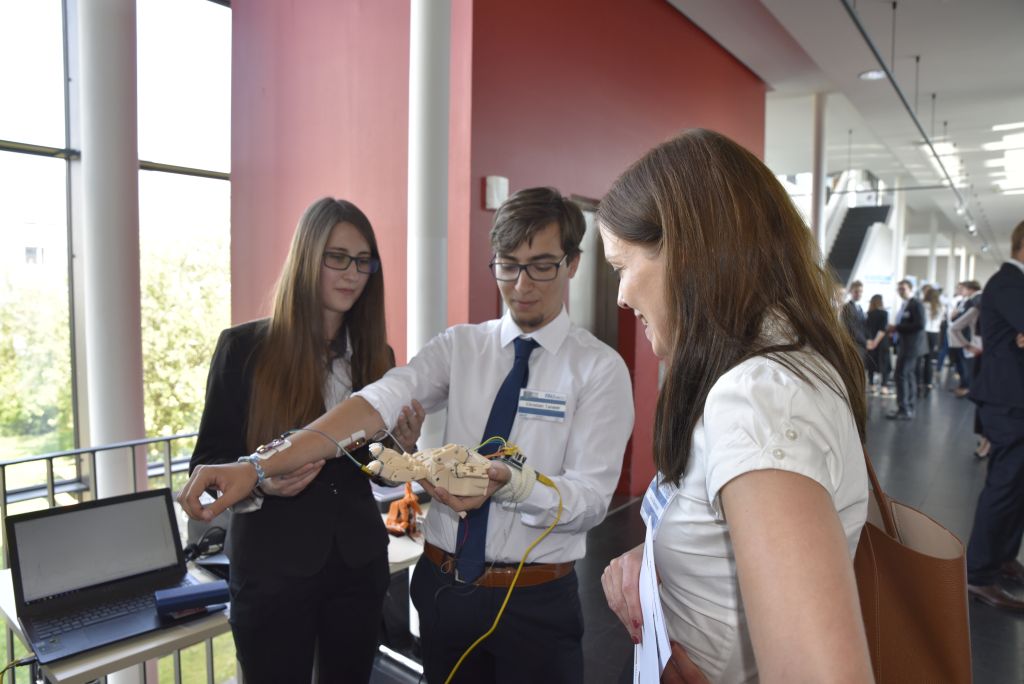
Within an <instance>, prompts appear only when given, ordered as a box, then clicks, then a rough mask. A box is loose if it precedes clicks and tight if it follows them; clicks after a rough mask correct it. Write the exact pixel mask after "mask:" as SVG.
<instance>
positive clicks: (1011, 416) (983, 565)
mask: <svg viewBox="0 0 1024 684" xmlns="http://www.w3.org/2000/svg"><path fill="white" fill-rule="evenodd" d="M979 413H980V414H981V420H982V422H983V423H984V424H985V436H986V437H988V438H989V440H990V441H991V442H992V448H991V450H990V451H989V456H988V459H989V460H988V474H987V476H986V477H985V486H984V488H982V490H981V494H980V495H979V497H978V508H977V510H976V511H975V513H974V527H973V528H972V529H971V539H970V541H969V542H968V544H967V581H968V582H970V583H971V584H977V585H986V584H993V583H994V582H995V581H996V577H997V576H998V574H999V567H1000V566H1001V565H1002V564H1003V563H1005V562H1007V561H1012V560H1014V559H1015V558H1016V557H1017V554H1018V553H1019V552H1020V545H1021V538H1022V535H1024V409H1019V408H1011V407H1005V406H992V405H984V404H983V405H982V406H981V407H979Z"/></svg>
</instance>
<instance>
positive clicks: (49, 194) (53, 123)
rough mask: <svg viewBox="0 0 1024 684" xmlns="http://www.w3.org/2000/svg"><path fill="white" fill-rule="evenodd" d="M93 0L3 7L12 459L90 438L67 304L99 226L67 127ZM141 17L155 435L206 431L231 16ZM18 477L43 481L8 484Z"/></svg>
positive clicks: (143, 0)
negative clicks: (83, 7) (84, 427)
mask: <svg viewBox="0 0 1024 684" xmlns="http://www.w3.org/2000/svg"><path fill="white" fill-rule="evenodd" d="M82 1H83V0H66V2H61V0H4V2H2V3H0V92H3V93H4V105H3V106H0V269H2V270H0V460H9V459H12V458H18V457H23V456H29V455H34V454H41V453H45V452H48V451H57V450H62V449H68V448H72V447H75V446H78V444H77V439H76V435H77V434H78V427H79V426H78V425H76V411H75V396H76V392H75V390H76V388H77V389H79V390H81V391H79V392H78V394H79V395H84V394H85V392H84V387H82V386H81V383H80V382H79V378H78V377H76V373H75V368H76V364H75V363H74V357H73V339H74V337H75V335H74V333H75V332H76V331H75V330H74V328H73V326H74V319H75V317H74V316H73V315H72V310H71V304H70V302H73V301H80V300H81V292H77V296H76V288H79V287H81V285H80V284H79V283H75V282H73V278H72V277H70V276H69V273H70V272H71V271H70V270H69V264H68V255H69V253H74V252H75V251H76V249H80V247H78V246H77V245H73V244H72V243H71V239H70V238H69V236H72V235H80V234H82V231H87V230H88V226H81V225H80V222H81V217H80V216H78V215H77V213H76V209H77V208H78V207H80V206H81V201H80V199H81V198H78V197H76V196H75V192H77V190H76V186H75V184H73V182H72V179H73V178H74V177H75V176H76V174H77V173H78V169H77V166H78V164H79V161H78V158H79V153H78V150H76V149H73V147H72V145H71V144H70V143H69V142H68V133H67V132H68V131H75V130H77V126H78V121H77V120H75V117H76V116H77V112H76V111H75V108H74V107H67V106H66V104H65V101H66V100H67V99H70V100H71V101H72V102H74V101H77V99H78V98H77V95H78V93H76V92H75V91H74V90H73V88H77V87H78V86H79V85H80V80H79V79H78V78H77V77H76V76H75V74H76V61H77V55H76V54H74V51H73V50H71V51H70V52H69V51H68V48H67V46H68V45H75V44H77V40H76V36H75V35H74V31H75V24H74V19H73V17H74V14H75V8H76V6H77V4H76V3H80V2H82ZM65 9H66V10H67V12H68V20H67V21H65V16H64V11H65ZM136 13H137V31H138V36H137V41H136V44H137V46H138V65H137V73H138V117H139V119H138V131H139V140H138V146H139V147H138V149H139V158H140V160H141V164H140V165H141V168H142V169H144V170H140V177H139V241H140V260H141V261H140V274H141V275H140V283H139V288H140V294H141V300H142V330H141V331H140V337H141V340H142V345H143V366H144V371H143V383H144V396H145V416H146V435H147V436H156V435H169V434H175V433H180V432H191V431H194V430H195V429H196V428H197V427H198V424H199V417H200V415H201V412H202V404H203V394H204V390H205V376H206V369H207V366H208V363H209V359H210V355H211V354H212V352H213V346H214V343H215V341H216V338H217V334H218V332H219V331H220V329H221V328H224V327H226V326H227V325H228V324H229V321H230V312H229V306H230V274H229V267H230V257H229V251H228V250H229V239H230V217H229V214H230V183H229V181H228V173H229V171H230V92H231V88H230V73H231V11H230V9H229V8H228V7H225V6H224V5H223V4H221V3H216V2H210V1H208V0H138V1H137V3H136ZM65 25H67V29H66V28H65ZM66 30H67V31H69V32H70V35H69V36H65V31H66ZM185 36H187V40H186V41H183V37H185ZM69 88H70V90H69ZM72 139H74V137H73V136H72ZM80 353H81V352H80ZM176 456H181V455H180V454H176ZM185 456H187V454H185ZM19 484H23V485H26V486H27V485H28V484H31V483H28V482H26V483H17V482H9V483H8V489H9V490H10V489H13V488H17V486H18V485H19Z"/></svg>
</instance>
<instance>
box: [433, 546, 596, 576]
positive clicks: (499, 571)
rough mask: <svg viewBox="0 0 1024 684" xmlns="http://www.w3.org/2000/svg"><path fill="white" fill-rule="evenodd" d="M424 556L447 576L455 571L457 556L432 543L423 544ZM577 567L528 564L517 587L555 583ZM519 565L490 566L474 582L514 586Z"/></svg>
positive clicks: (573, 563) (569, 564) (557, 564)
mask: <svg viewBox="0 0 1024 684" xmlns="http://www.w3.org/2000/svg"><path fill="white" fill-rule="evenodd" d="M423 556H424V557H425V558H426V559H427V560H429V561H430V562H431V563H433V564H434V565H436V566H437V567H438V568H439V569H440V570H441V572H443V573H445V574H449V573H453V572H454V571H455V556H453V555H452V554H450V553H448V552H447V551H444V550H442V549H440V548H438V547H436V546H434V545H433V544H431V543H430V542H424V543H423ZM575 565H576V562H575V561H569V562H567V563H528V564H525V565H523V570H522V572H520V573H519V579H518V580H517V581H516V586H517V587H533V586H536V585H538V584H545V583H547V582H553V581H554V580H556V579H559V578H560V577H565V576H566V575H568V574H569V573H570V572H572V569H573V567H574V566H575ZM518 567H519V564H518V563H508V564H504V563H503V564H501V565H500V566H496V565H488V566H487V569H486V570H484V574H482V575H480V577H479V578H478V579H477V580H476V581H475V582H473V584H475V585H476V586H478V587H508V585H510V584H512V578H513V577H515V576H516V568H518Z"/></svg>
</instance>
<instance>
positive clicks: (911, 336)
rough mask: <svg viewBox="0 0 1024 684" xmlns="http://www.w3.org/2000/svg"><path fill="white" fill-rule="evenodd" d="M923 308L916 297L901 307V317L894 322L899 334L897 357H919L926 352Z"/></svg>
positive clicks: (926, 343)
mask: <svg viewBox="0 0 1024 684" xmlns="http://www.w3.org/2000/svg"><path fill="white" fill-rule="evenodd" d="M924 321H925V319H924V307H923V306H921V302H919V301H918V299H917V297H911V298H910V299H908V300H907V301H906V304H904V306H903V315H902V316H901V317H900V320H898V321H896V332H897V333H899V336H900V337H899V349H898V352H897V353H898V354H899V356H908V355H910V356H920V355H921V354H924V353H926V352H927V351H928V336H927V335H926V334H925V332H924Z"/></svg>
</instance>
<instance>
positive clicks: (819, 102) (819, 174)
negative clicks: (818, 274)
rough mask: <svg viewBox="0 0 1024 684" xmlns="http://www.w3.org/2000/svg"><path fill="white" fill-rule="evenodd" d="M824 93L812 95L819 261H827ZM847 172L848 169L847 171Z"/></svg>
mask: <svg viewBox="0 0 1024 684" xmlns="http://www.w3.org/2000/svg"><path fill="white" fill-rule="evenodd" d="M826 97H827V95H826V94H825V93H815V94H814V95H813V107H814V151H813V155H814V159H813V160H812V161H813V168H812V170H811V183H813V186H812V189H811V230H812V231H813V232H814V236H815V237H816V238H817V240H818V248H819V249H820V250H821V259H822V261H825V260H827V259H828V253H827V249H828V236H827V235H826V234H825V230H826V221H825V218H826V217H825V182H826V177H825V174H826V169H825V98H826ZM847 170H849V169H847Z"/></svg>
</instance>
